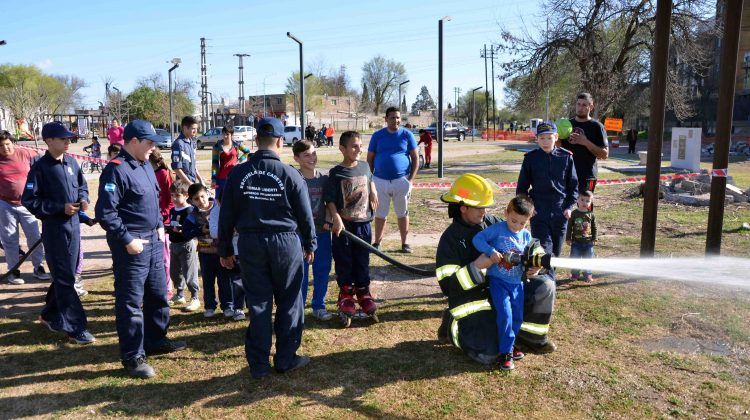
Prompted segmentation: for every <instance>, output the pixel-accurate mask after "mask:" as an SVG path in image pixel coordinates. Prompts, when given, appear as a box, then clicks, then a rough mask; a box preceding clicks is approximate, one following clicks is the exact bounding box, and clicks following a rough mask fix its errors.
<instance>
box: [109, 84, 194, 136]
mask: <svg viewBox="0 0 750 420" xmlns="http://www.w3.org/2000/svg"><path fill="white" fill-rule="evenodd" d="M192 88H193V85H192V83H190V82H186V81H181V80H176V81H175V82H174V87H173V91H172V95H173V98H174V106H173V110H174V114H175V116H176V117H177V118H178V119H179V116H181V115H192V114H193V112H194V107H193V103H192V102H191V101H190V95H189V93H190V91H191V90H192ZM113 96H114V95H113ZM124 106H125V107H126V109H127V115H128V116H129V118H130V119H131V120H134V119H144V120H148V121H150V122H151V123H153V124H154V125H155V126H160V127H169V91H168V87H167V86H166V85H165V84H164V81H163V79H162V76H161V74H159V73H154V74H152V75H150V76H146V77H144V78H142V79H140V80H139V81H138V82H137V85H136V88H135V89H134V90H133V91H132V92H130V93H129V94H128V95H127V97H126V98H125V101H124Z"/></svg>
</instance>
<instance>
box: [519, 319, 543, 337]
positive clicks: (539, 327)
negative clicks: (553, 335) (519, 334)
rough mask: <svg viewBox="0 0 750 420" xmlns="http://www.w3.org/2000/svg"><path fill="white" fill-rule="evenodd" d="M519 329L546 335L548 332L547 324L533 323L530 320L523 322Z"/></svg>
mask: <svg viewBox="0 0 750 420" xmlns="http://www.w3.org/2000/svg"><path fill="white" fill-rule="evenodd" d="M521 331H526V332H527V333H530V334H536V335H546V334H547V333H548V332H549V324H534V323H531V322H524V323H523V324H521Z"/></svg>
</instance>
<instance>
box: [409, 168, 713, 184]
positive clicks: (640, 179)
mask: <svg viewBox="0 0 750 420" xmlns="http://www.w3.org/2000/svg"><path fill="white" fill-rule="evenodd" d="M724 171H726V169H725V170H724ZM698 175H700V174H699V173H695V172H693V173H689V174H675V175H662V176H660V177H659V180H661V181H671V180H673V179H683V178H690V177H695V176H698ZM645 180H646V177H645V176H643V177H634V178H622V179H600V180H598V181H597V182H596V185H597V186H599V185H624V184H638V183H641V182H643V181H645ZM496 184H497V186H498V187H499V188H516V187H517V186H518V183H517V182H497V183H496ZM450 187H451V183H450V182H420V183H415V184H414V185H413V187H412V188H421V189H449V188H450Z"/></svg>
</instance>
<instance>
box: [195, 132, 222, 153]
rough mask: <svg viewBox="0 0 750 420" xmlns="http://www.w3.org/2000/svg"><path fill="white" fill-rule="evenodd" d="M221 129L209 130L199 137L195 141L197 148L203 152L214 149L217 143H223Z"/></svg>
mask: <svg viewBox="0 0 750 420" xmlns="http://www.w3.org/2000/svg"><path fill="white" fill-rule="evenodd" d="M221 128H222V127H214V128H209V129H208V130H207V131H206V132H205V133H203V134H201V135H200V136H198V138H197V139H196V141H195V147H196V148H198V149H201V150H203V149H204V148H205V147H214V144H216V142H219V141H221Z"/></svg>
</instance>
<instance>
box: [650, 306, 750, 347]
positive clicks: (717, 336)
mask: <svg viewBox="0 0 750 420" xmlns="http://www.w3.org/2000/svg"><path fill="white" fill-rule="evenodd" d="M670 333H671V335H668V336H666V337H661V338H655V339H651V340H646V341H644V342H643V343H642V346H643V348H645V349H646V350H648V351H669V352H675V353H682V354H696V353H703V354H707V355H710V356H730V355H734V354H743V353H746V351H745V350H744V349H742V348H740V347H737V346H734V345H733V343H732V340H731V339H730V338H729V337H727V335H726V334H725V333H724V331H722V329H721V328H719V327H718V326H716V325H712V324H710V323H708V322H706V321H704V320H703V319H701V317H700V314H699V313H687V314H683V315H680V316H679V317H675V318H674V319H673V320H672V326H671V328H670Z"/></svg>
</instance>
